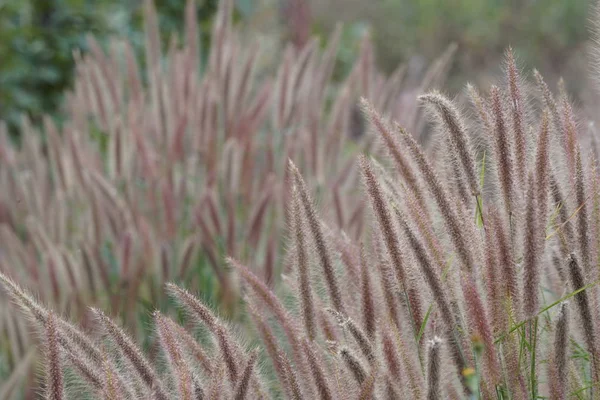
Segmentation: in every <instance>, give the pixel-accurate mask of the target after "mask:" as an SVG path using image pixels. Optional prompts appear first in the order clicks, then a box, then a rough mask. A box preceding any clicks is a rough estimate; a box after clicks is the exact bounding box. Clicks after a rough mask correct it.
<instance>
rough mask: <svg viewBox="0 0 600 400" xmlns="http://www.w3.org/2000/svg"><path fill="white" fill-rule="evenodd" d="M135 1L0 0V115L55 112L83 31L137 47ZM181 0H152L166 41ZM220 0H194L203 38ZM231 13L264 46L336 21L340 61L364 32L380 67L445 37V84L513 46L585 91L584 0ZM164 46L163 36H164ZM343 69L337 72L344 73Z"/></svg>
mask: <svg viewBox="0 0 600 400" xmlns="http://www.w3.org/2000/svg"><path fill="white" fill-rule="evenodd" d="M142 3H143V2H142V1H140V0H128V1H119V0H44V1H39V0H3V1H2V2H1V3H0V60H1V62H0V120H5V121H7V123H8V125H9V127H10V128H11V131H12V133H13V134H16V133H17V131H18V129H17V126H18V125H19V122H20V119H21V115H22V114H23V113H27V114H29V116H30V117H31V118H32V119H33V121H34V122H35V121H37V120H39V118H40V117H41V115H42V114H44V113H51V114H53V115H55V116H56V117H57V119H59V120H60V116H61V113H60V107H61V100H62V95H63V93H64V90H65V88H67V87H69V85H70V84H71V82H72V77H73V64H74V63H73V52H74V51H76V50H81V51H85V50H86V36H87V35H88V34H90V33H91V34H93V35H94V36H95V37H96V39H97V40H99V41H100V42H101V43H103V44H106V43H107V40H108V38H109V37H114V36H115V35H119V36H122V37H126V38H127V39H129V40H130V41H132V42H133V43H134V45H137V48H136V50H137V51H139V52H141V51H142V45H143V26H142V25H143V23H142ZM184 3H185V1H184V0H157V1H156V7H157V10H158V13H159V15H160V26H161V31H162V32H163V35H162V37H163V40H165V41H168V39H167V38H169V35H168V34H167V33H168V32H172V33H173V34H179V33H181V32H180V30H181V29H182V27H183V24H182V23H181V21H182V16H183V10H184ZM217 3H218V0H198V1H197V5H198V18H199V21H200V28H201V30H202V34H203V42H204V43H208V41H209V39H210V38H209V36H210V28H209V27H210V23H211V19H212V18H213V16H214V13H215V11H216V8H217ZM235 4H236V10H235V20H236V23H237V24H240V25H242V26H244V29H247V31H248V33H249V34H252V35H261V36H262V37H263V39H264V42H265V43H267V46H277V45H278V44H280V43H283V42H285V41H287V40H292V41H294V42H295V43H297V44H298V45H299V46H300V45H302V44H303V42H305V41H306V40H307V39H308V38H309V37H310V35H315V34H316V35H319V36H321V37H323V38H326V37H327V35H328V34H329V33H330V32H331V31H332V30H333V29H334V27H335V25H336V24H338V23H340V22H342V23H343V24H344V25H343V35H342V43H341V49H340V51H339V53H338V67H337V68H338V69H340V68H341V69H343V68H344V66H348V67H349V66H350V65H351V62H352V60H353V59H354V58H355V57H356V53H357V51H358V48H359V44H360V41H361V37H362V36H363V35H365V34H369V35H370V36H371V38H372V40H373V43H374V46H375V50H376V51H375V54H376V58H377V63H378V65H379V67H380V68H381V70H383V71H388V72H389V71H392V70H394V69H395V68H396V67H397V66H398V64H400V63H406V64H407V66H408V68H409V71H415V74H417V75H418V73H419V72H420V71H424V70H425V67H426V66H427V65H428V64H429V63H430V62H431V60H433V59H434V58H435V57H437V56H439V55H440V54H441V53H442V52H443V50H444V49H445V48H447V46H448V45H449V44H450V43H456V44H457V45H458V51H457V53H456V56H455V59H454V61H453V63H452V65H451V69H450V76H449V79H448V80H447V82H446V87H445V89H446V90H448V91H450V92H451V93H454V92H457V91H459V90H460V89H461V88H462V86H463V85H464V83H465V82H466V81H467V80H468V81H471V82H473V83H476V84H478V85H482V86H484V87H485V85H486V83H487V82H489V81H490V79H491V78H493V77H497V76H498V75H499V73H500V67H499V66H500V65H501V62H500V61H501V60H502V56H503V52H504V50H505V49H506V48H507V47H508V46H509V45H510V46H513V48H514V49H515V52H516V54H517V56H518V58H519V62H520V64H521V65H522V66H524V67H526V69H529V68H532V67H534V66H535V67H536V68H538V69H539V70H540V71H541V72H542V73H543V74H544V76H545V77H546V79H547V80H548V81H550V82H551V83H553V81H556V80H557V79H558V78H559V76H563V77H564V78H565V80H566V82H567V85H568V87H569V90H570V91H571V93H573V95H574V96H575V97H577V96H578V95H580V94H581V93H582V91H584V90H585V87H584V84H583V82H585V81H584V80H581V79H577V78H578V77H581V75H582V74H586V73H587V69H586V68H587V67H586V62H585V49H586V45H587V39H588V29H587V28H588V25H589V24H588V20H587V12H588V8H589V5H590V0H544V1H539V0H502V1H500V0H454V1H447V0H372V1H363V0H236V1H235ZM165 45H166V44H165ZM274 53H275V52H274ZM340 74H343V71H342V72H340Z"/></svg>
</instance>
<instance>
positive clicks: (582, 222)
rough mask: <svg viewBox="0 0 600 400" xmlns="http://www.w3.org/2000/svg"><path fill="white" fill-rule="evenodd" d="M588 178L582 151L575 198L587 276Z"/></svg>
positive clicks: (578, 156)
mask: <svg viewBox="0 0 600 400" xmlns="http://www.w3.org/2000/svg"><path fill="white" fill-rule="evenodd" d="M585 183H586V177H585V171H584V170H583V163H582V161H581V151H579V149H577V150H576V152H575V198H576V201H577V209H578V212H577V239H578V240H577V242H578V243H579V252H580V254H581V262H582V263H583V270H584V271H585V273H586V274H589V273H590V272H591V268H592V266H591V262H590V238H589V229H588V206H587V203H588V197H587V193H586V184H585Z"/></svg>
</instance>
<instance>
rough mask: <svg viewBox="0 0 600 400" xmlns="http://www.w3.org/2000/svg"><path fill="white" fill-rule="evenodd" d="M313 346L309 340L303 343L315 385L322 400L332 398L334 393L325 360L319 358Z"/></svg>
mask: <svg viewBox="0 0 600 400" xmlns="http://www.w3.org/2000/svg"><path fill="white" fill-rule="evenodd" d="M311 346H312V343H310V342H308V341H304V342H303V343H302V348H303V350H304V353H305V354H306V358H307V360H308V365H309V366H310V372H311V375H312V377H313V380H314V382H315V386H316V387H317V393H318V394H319V398H320V399H321V400H332V399H333V395H332V392H331V388H330V387H329V382H328V381H327V376H326V375H325V372H324V371H323V362H322V361H321V360H320V359H319V358H318V356H317V355H316V354H315V351H314V350H313V348H312V347H311Z"/></svg>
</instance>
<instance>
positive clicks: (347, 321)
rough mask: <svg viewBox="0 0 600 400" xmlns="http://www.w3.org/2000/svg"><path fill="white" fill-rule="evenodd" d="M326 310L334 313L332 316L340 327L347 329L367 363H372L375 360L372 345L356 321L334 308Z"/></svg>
mask: <svg viewBox="0 0 600 400" xmlns="http://www.w3.org/2000/svg"><path fill="white" fill-rule="evenodd" d="M328 311H329V312H330V313H332V314H333V315H334V317H335V318H336V319H337V321H338V324H339V325H340V326H341V327H342V328H344V329H347V330H348V332H349V333H350V335H351V336H352V337H353V338H354V340H355V341H356V344H358V347H359V348H360V351H361V352H362V353H363V356H365V358H366V359H367V360H368V361H369V363H371V364H372V363H374V362H375V354H374V353H373V346H372V344H371V342H370V340H369V338H368V337H367V335H366V334H365V333H364V332H363V331H362V330H361V329H360V328H359V327H358V325H356V323H355V322H354V321H353V320H352V318H348V317H346V316H344V315H342V314H340V313H338V312H336V311H334V310H331V309H329V310H328Z"/></svg>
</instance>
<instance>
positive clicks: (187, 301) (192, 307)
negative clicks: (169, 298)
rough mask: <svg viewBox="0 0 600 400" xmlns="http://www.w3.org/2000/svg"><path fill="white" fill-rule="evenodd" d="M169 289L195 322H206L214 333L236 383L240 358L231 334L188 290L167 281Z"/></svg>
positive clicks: (230, 374)
mask: <svg viewBox="0 0 600 400" xmlns="http://www.w3.org/2000/svg"><path fill="white" fill-rule="evenodd" d="M166 286H167V290H168V291H169V292H170V293H171V294H172V295H173V297H175V298H176V299H177V300H178V301H179V302H180V304H181V305H182V306H184V307H185V308H186V309H187V310H188V311H189V312H190V313H191V316H192V318H193V319H194V322H196V323H197V324H204V325H206V326H207V328H208V329H209V330H210V332H211V333H212V334H213V335H214V337H215V339H216V340H217V343H218V345H219V348H220V350H221V354H222V356H223V359H224V361H225V364H226V366H227V374H228V377H229V380H230V382H231V383H233V384H235V382H237V379H238V375H239V370H238V359H237V351H236V350H237V349H236V345H235V342H234V340H233V339H232V338H231V335H230V334H229V332H228V331H227V329H226V328H225V326H223V325H222V324H221V323H220V322H219V320H218V319H217V318H216V317H215V316H214V315H213V313H212V312H211V311H210V310H209V309H208V308H207V307H206V306H205V305H204V304H202V303H201V302H200V301H199V300H198V299H197V298H196V297H194V296H192V294H190V293H189V292H188V291H187V290H185V289H182V288H180V287H178V286H177V285H174V284H172V283H167V285H166Z"/></svg>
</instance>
